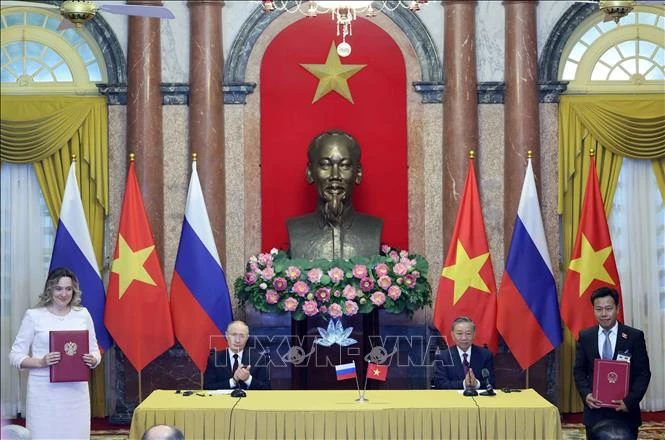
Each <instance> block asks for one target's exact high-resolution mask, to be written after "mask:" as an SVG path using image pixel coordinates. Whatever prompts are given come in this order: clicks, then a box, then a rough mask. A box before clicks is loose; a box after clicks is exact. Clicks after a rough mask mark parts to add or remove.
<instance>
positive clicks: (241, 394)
mask: <svg viewBox="0 0 665 440" xmlns="http://www.w3.org/2000/svg"><path fill="white" fill-rule="evenodd" d="M264 356H268V357H270V348H266V349H265V350H263V351H262V352H261V355H260V356H259V358H258V359H257V360H256V362H254V365H257V364H258V363H259V362H260V361H261V359H262V358H263V357H264ZM243 366H244V365H243ZM231 397H237V398H238V397H247V392H246V391H245V390H244V389H242V388H241V387H240V384H239V383H238V382H236V387H235V388H234V389H233V391H231Z"/></svg>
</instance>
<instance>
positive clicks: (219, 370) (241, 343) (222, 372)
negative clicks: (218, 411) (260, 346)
mask: <svg viewBox="0 0 665 440" xmlns="http://www.w3.org/2000/svg"><path fill="white" fill-rule="evenodd" d="M225 336H226V341H227V342H228V344H229V347H228V348H227V349H226V350H222V351H216V350H213V351H211V352H210V357H209V358H208V366H207V368H206V371H205V374H204V375H203V388H204V389H206V390H222V389H244V390H246V389H252V390H269V389H271V386H270V378H269V376H268V359H267V357H266V356H264V355H263V354H261V353H260V352H258V351H256V350H253V349H252V348H250V347H246V345H247V340H248V338H249V327H248V326H247V324H245V323H244V322H243V321H233V322H231V323H229V325H228V327H227V328H226V334H225Z"/></svg>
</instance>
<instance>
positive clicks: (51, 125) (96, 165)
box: [0, 96, 108, 417]
mask: <svg viewBox="0 0 665 440" xmlns="http://www.w3.org/2000/svg"><path fill="white" fill-rule="evenodd" d="M0 114H1V119H2V130H1V131H0V146H1V147H2V148H1V149H0V159H1V160H3V161H7V162H13V163H32V164H33V166H34V168H35V173H36V175H37V180H38V181H39V186H40V188H41V190H42V193H43V194H44V199H45V201H46V206H47V207H48V209H49V213H50V214H51V218H52V220H53V224H54V225H57V224H58V217H59V215H60V206H61V204H62V197H63V194H64V190H65V183H66V180H67V173H68V172H69V167H70V164H71V157H72V154H76V157H77V160H76V174H77V179H78V183H79V187H80V191H81V199H82V202H83V211H84V212H85V217H86V221H87V223H88V228H89V230H90V236H91V239H92V246H93V248H94V250H95V256H96V258H97V264H98V267H102V260H103V255H104V219H105V217H106V214H107V212H108V120H107V108H106V99H105V98H104V97H96V96H95V97H73V96H66V97H63V96H3V97H2V110H1V112H0ZM91 391H92V392H91V403H92V414H93V416H97V417H99V416H105V415H106V405H105V401H104V375H103V368H98V369H95V370H93V375H92V381H91Z"/></svg>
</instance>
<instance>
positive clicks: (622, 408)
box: [612, 400, 628, 412]
mask: <svg viewBox="0 0 665 440" xmlns="http://www.w3.org/2000/svg"><path fill="white" fill-rule="evenodd" d="M612 403H613V404H615V405H619V406H617V408H616V411H621V412H628V407H627V406H626V402H624V401H623V400H613V401H612Z"/></svg>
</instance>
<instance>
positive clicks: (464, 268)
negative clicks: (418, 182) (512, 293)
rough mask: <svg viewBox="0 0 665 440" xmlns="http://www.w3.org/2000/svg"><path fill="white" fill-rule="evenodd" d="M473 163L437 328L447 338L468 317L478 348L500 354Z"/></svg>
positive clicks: (443, 279)
mask: <svg viewBox="0 0 665 440" xmlns="http://www.w3.org/2000/svg"><path fill="white" fill-rule="evenodd" d="M474 163H475V160H474V159H473V158H471V159H469V171H468V173H467V177H466V182H465V183H464V193H463V194H462V200H461V201H460V207H459V211H458V212H457V219H456V220H455V229H454V230H453V235H452V237H451V239H450V247H449V248H448V254H447V256H446V260H445V262H444V264H443V271H442V272H441V279H440V281H439V288H438V290H437V295H436V304H435V305H434V318H433V321H434V325H435V326H436V328H437V329H438V330H439V333H441V336H443V337H446V336H448V335H449V334H450V332H451V326H452V323H453V321H454V320H455V318H457V317H459V316H461V315H464V316H468V317H469V318H471V319H472V320H473V322H474V323H475V324H476V336H475V339H474V344H476V345H481V346H482V345H487V347H488V348H489V349H490V350H492V351H493V352H495V353H496V350H497V343H498V336H497V331H496V281H495V280H494V269H493V268H492V260H491V258H490V251H489V246H488V245H487V235H486V234H485V225H484V223H483V213H482V210H481V208H480V196H479V195H478V185H477V183H476V173H475V171H474Z"/></svg>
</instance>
